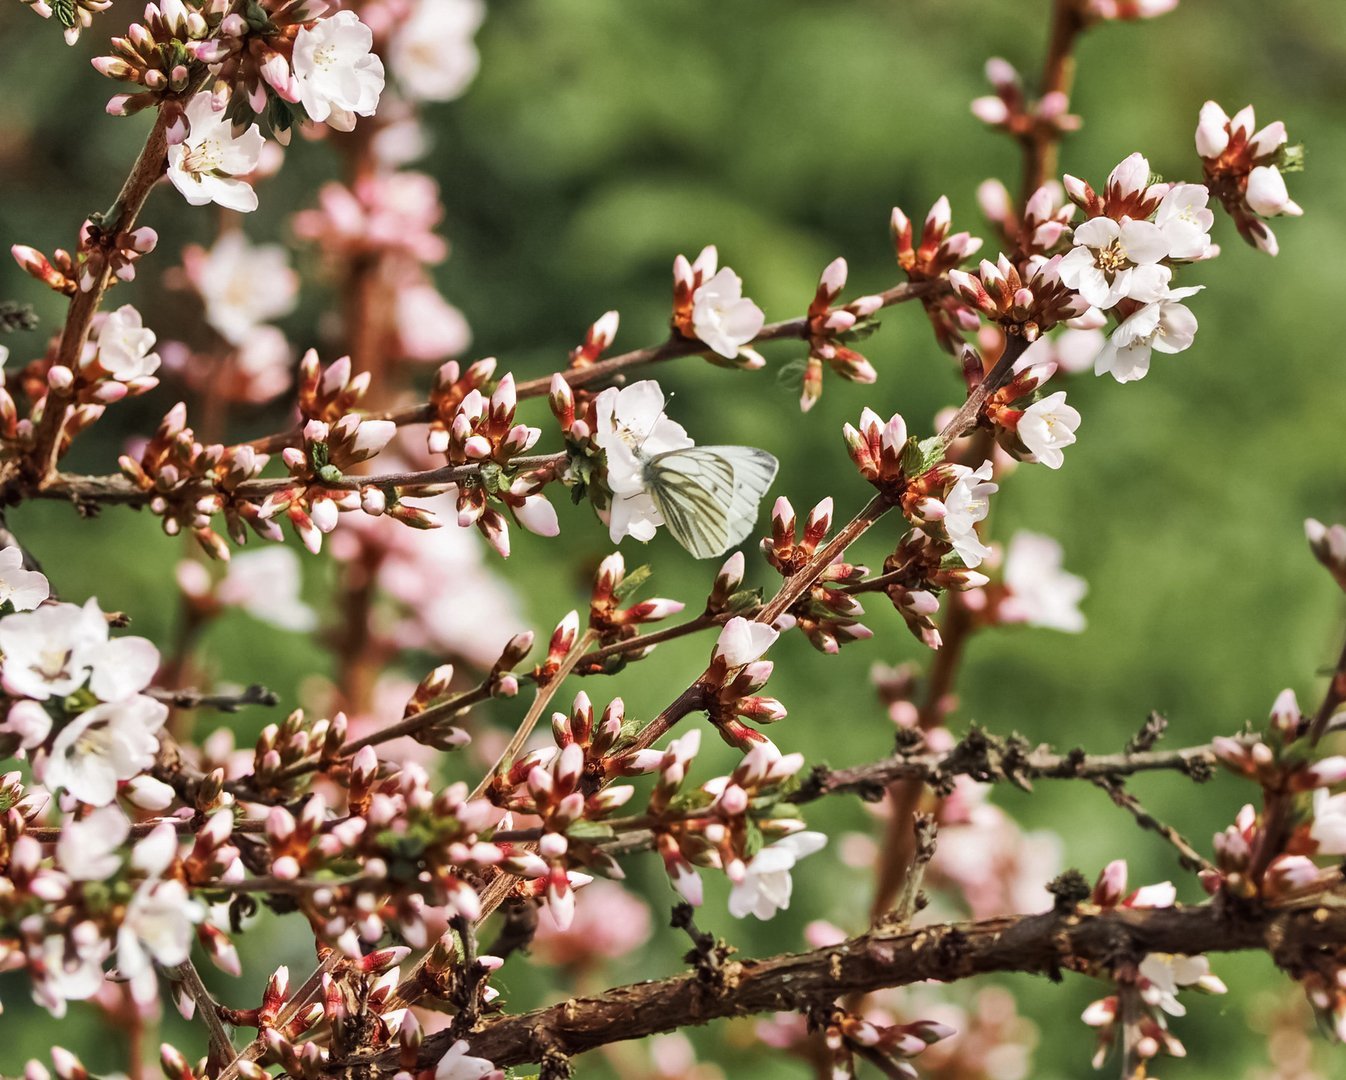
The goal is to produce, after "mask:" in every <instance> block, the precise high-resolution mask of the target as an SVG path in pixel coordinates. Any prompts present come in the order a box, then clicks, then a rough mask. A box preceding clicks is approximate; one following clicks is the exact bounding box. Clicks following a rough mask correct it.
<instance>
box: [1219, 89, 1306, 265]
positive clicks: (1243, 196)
mask: <svg viewBox="0 0 1346 1080" xmlns="http://www.w3.org/2000/svg"><path fill="white" fill-rule="evenodd" d="M1289 141H1290V140H1289V136H1288V135H1287V134H1286V132H1285V125H1284V124H1283V123H1281V121H1279V120H1276V121H1274V122H1273V123H1270V124H1268V125H1267V126H1266V127H1264V128H1260V129H1259V128H1258V127H1257V119H1256V114H1255V113H1254V112H1253V107H1252V106H1251V105H1248V106H1246V107H1245V108H1243V109H1240V110H1239V111H1238V113H1236V114H1235V115H1234V116H1233V118H1230V116H1229V115H1228V114H1227V113H1226V112H1225V111H1224V110H1223V109H1222V108H1220V106H1219V105H1217V104H1216V103H1215V102H1213V101H1208V102H1206V104H1204V105H1203V106H1201V118H1200V121H1199V123H1198V124H1197V129H1196V152H1197V153H1198V154H1200V155H1201V164H1202V168H1203V169H1204V170H1205V173H1206V183H1207V184H1208V185H1210V190H1211V194H1213V195H1214V196H1215V197H1216V198H1217V199H1219V200H1220V202H1221V203H1223V204H1224V208H1225V209H1226V210H1227V211H1229V216H1230V217H1232V218H1233V219H1234V224H1235V225H1236V226H1237V227H1238V231H1239V235H1240V236H1242V237H1243V238H1244V239H1245V240H1247V241H1248V243H1250V244H1252V245H1253V246H1254V247H1256V248H1257V249H1258V250H1259V251H1265V252H1266V253H1267V254H1268V255H1275V254H1276V252H1277V251H1279V250H1280V248H1279V245H1278V243H1277V241H1276V234H1275V233H1273V232H1272V231H1271V229H1270V228H1268V227H1267V224H1266V222H1265V220H1264V219H1265V218H1273V217H1280V216H1281V215H1288V216H1290V217H1298V216H1299V215H1301V214H1302V213H1303V212H1304V211H1303V210H1302V209H1301V208H1300V206H1299V204H1298V203H1296V202H1295V201H1294V200H1293V199H1291V198H1290V194H1289V192H1288V191H1287V190H1286V187H1285V176H1284V173H1286V172H1294V171H1295V170H1297V169H1300V168H1302V167H1303V160H1304V151H1303V148H1302V147H1299V146H1290V145H1289Z"/></svg>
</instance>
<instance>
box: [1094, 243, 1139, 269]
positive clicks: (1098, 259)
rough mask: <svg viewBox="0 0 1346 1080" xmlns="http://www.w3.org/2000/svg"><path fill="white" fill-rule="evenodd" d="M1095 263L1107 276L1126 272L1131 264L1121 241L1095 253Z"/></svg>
mask: <svg viewBox="0 0 1346 1080" xmlns="http://www.w3.org/2000/svg"><path fill="white" fill-rule="evenodd" d="M1094 262H1095V264H1096V265H1097V266H1098V268H1099V269H1100V270H1102V271H1103V272H1104V273H1105V274H1116V273H1118V272H1119V271H1122V270H1125V269H1126V268H1127V267H1128V266H1129V265H1130V263H1131V260H1130V259H1128V258H1127V255H1126V249H1125V248H1123V247H1122V242H1121V240H1120V239H1118V240H1113V241H1112V242H1111V243H1109V244H1108V246H1107V247H1102V248H1099V249H1098V250H1097V251H1095V252H1094Z"/></svg>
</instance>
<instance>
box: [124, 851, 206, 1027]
mask: <svg viewBox="0 0 1346 1080" xmlns="http://www.w3.org/2000/svg"><path fill="white" fill-rule="evenodd" d="M144 843H145V841H143V840H142V841H141V843H140V844H138V845H136V846H137V848H139V847H141V846H142V845H143V844H144ZM205 917H206V906H205V905H204V904H202V903H201V902H200V901H199V900H193V899H192V898H191V896H190V895H189V894H188V892H187V887H186V886H185V885H184V884H183V883H182V882H181V881H177V880H176V879H174V880H170V881H159V880H157V879H155V878H150V879H149V880H147V881H145V882H144V883H143V884H142V885H141V886H140V888H139V889H137V890H136V892H135V895H134V896H132V897H131V902H130V903H129V904H128V905H127V906H126V918H125V919H124V920H123V921H122V925H121V927H120V928H119V929H118V931H117V971H118V973H119V974H120V975H121V976H122V977H123V978H125V979H129V980H130V984H131V994H132V996H133V997H134V998H135V999H136V1001H138V1002H142V1003H145V1002H151V1001H154V1000H155V997H156V994H157V982H156V979H155V974H154V963H153V962H154V961H157V962H158V963H160V964H162V965H163V966H164V967H176V966H177V965H178V964H182V963H185V962H186V960H187V957H188V956H189V955H190V954H191V948H192V937H193V930H192V928H193V927H194V926H195V925H196V924H197V923H199V922H201V920H202V919H204V918H205Z"/></svg>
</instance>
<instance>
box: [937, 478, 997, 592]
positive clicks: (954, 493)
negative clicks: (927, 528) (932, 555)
mask: <svg viewBox="0 0 1346 1080" xmlns="http://www.w3.org/2000/svg"><path fill="white" fill-rule="evenodd" d="M949 468H950V469H952V470H953V473H954V476H955V477H956V479H955V480H954V484H953V487H952V488H950V489H949V491H948V493H947V494H946V495H945V496H944V517H943V519H942V520H941V522H940V524H941V525H943V527H944V531H945V533H946V534H947V535H948V537H949V543H951V544H952V545H953V549H954V551H955V552H957V553H958V557H959V558H961V559H962V560H963V565H965V566H967V567H969V568H972V569H975V568H976V567H978V566H980V565H981V561H982V560H983V559H984V558H986V557H987V556H988V555H990V554H991V549H990V548H989V547H987V546H986V545H985V544H984V543H982V539H981V537H980V536H978V535H977V523H978V522H979V521H981V520H982V519H983V518H984V517H986V515H987V513H988V512H989V511H990V509H991V506H990V501H989V500H990V497H991V496H992V495H993V494H995V492H997V491H998V490H999V489H1000V488H999V485H998V484H995V483H992V482H991V475H992V472H993V468H992V465H991V463H990V462H989V461H983V462H982V463H981V464H980V465H979V466H977V468H976V469H975V470H973V469H969V468H968V467H967V466H966V465H951V466H949Z"/></svg>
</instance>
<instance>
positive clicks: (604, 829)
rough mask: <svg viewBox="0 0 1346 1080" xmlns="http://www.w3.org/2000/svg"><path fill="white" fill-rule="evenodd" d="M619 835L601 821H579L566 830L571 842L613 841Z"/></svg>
mask: <svg viewBox="0 0 1346 1080" xmlns="http://www.w3.org/2000/svg"><path fill="white" fill-rule="evenodd" d="M616 835H617V833H616V832H615V831H614V830H613V828H612V826H611V825H605V824H603V822H601V821H577V822H575V823H574V824H573V825H571V826H570V827H569V828H568V829H566V836H568V837H570V839H571V840H611V839H612V838H613V837H614V836H616Z"/></svg>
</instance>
